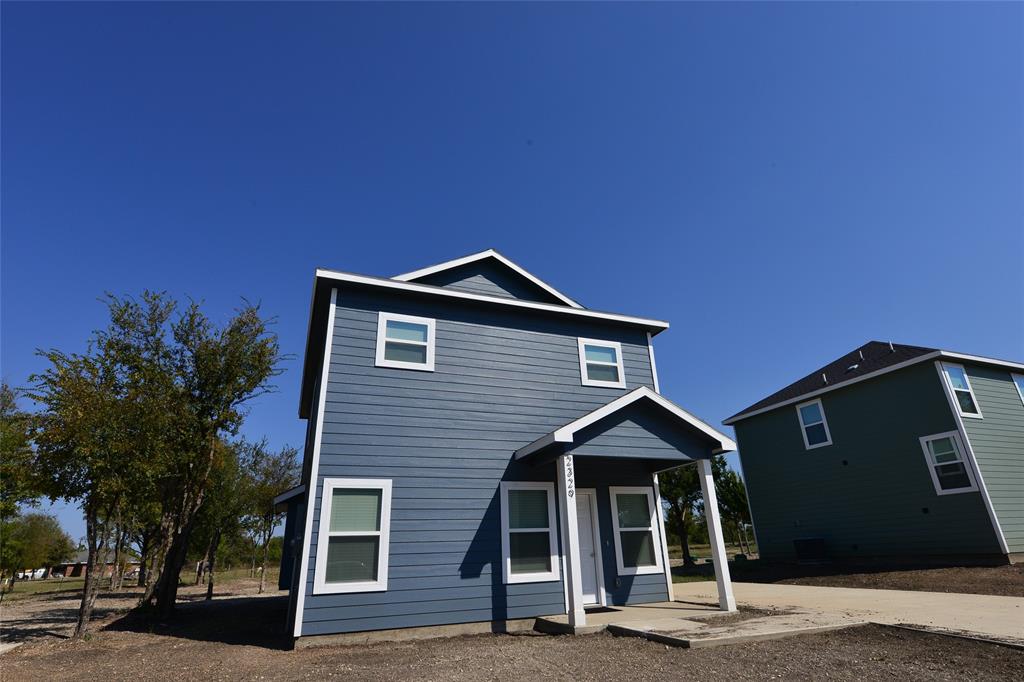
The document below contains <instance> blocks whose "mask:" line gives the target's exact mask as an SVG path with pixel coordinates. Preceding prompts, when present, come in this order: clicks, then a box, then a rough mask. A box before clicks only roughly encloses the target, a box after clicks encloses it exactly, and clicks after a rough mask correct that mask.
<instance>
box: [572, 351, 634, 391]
mask: <svg viewBox="0 0 1024 682" xmlns="http://www.w3.org/2000/svg"><path fill="white" fill-rule="evenodd" d="M579 351H580V377H581V379H582V380H583V385H584V386H607V387H609V388H625V387H626V375H625V373H624V372H623V371H622V345H621V344H620V343H619V342H618V341H597V340H595V339H579Z"/></svg>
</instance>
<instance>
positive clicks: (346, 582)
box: [313, 478, 391, 594]
mask: <svg viewBox="0 0 1024 682" xmlns="http://www.w3.org/2000/svg"><path fill="white" fill-rule="evenodd" d="M390 532H391V481H390V480H388V479H367V478H358V479H357V478H327V479H324V489H323V497H322V499H321V503H320V526H319V530H318V531H317V545H316V573H315V574H314V575H315V577H314V580H313V592H314V593H316V594H330V593H334V592H382V591H385V590H387V589H388V538H389V536H390Z"/></svg>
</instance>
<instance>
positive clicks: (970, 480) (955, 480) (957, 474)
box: [921, 431, 978, 495]
mask: <svg viewBox="0 0 1024 682" xmlns="http://www.w3.org/2000/svg"><path fill="white" fill-rule="evenodd" d="M921 449H923V450H924V458H925V459H926V460H927V461H928V469H929V471H930V472H931V475H932V483H933V484H934V485H935V492H936V493H938V494H939V495H948V494H950V493H967V492H971V491H972V490H977V489H978V485H977V483H975V481H974V472H973V471H971V467H969V466H968V465H967V460H966V458H965V457H964V444H963V442H961V440H960V434H959V433H958V432H956V431H949V432H947V433H938V434H935V435H934V436H923V437H922V438H921Z"/></svg>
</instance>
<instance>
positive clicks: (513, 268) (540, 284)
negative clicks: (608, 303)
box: [391, 249, 583, 309]
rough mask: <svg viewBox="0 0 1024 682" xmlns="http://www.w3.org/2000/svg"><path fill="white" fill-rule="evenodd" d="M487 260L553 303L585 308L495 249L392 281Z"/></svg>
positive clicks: (412, 279)
mask: <svg viewBox="0 0 1024 682" xmlns="http://www.w3.org/2000/svg"><path fill="white" fill-rule="evenodd" d="M486 260H491V261H493V262H495V263H497V264H499V265H500V266H501V267H502V268H503V269H504V270H506V271H508V272H510V273H511V274H512V276H513V277H515V278H517V279H518V280H520V281H522V282H524V283H525V284H526V286H527V287H529V288H530V290H531V291H539V293H541V294H542V295H543V296H544V297H545V298H548V299H550V300H551V301H552V302H556V303H557V304H559V305H567V306H570V307H572V308H581V309H582V308H583V306H582V305H580V304H579V303H577V302H576V301H574V300H573V299H571V298H569V297H568V296H566V295H565V294H563V293H562V292H560V291H558V290H557V289H555V288H554V287H553V286H551V285H550V284H548V283H547V282H545V281H543V280H542V279H540V278H539V277H537V276H536V275H533V274H531V273H530V272H528V271H527V270H526V269H525V268H523V267H521V266H520V265H518V264H516V263H515V262H513V261H512V260H510V259H509V258H507V257H505V256H503V255H502V254H500V253H498V251H496V250H495V249H486V250H484V251H479V252H477V253H472V254H470V255H468V256H463V257H461V258H455V259H453V260H449V261H445V262H443V263H438V264H436V265H431V266H428V267H425V268H420V269H419V270H413V271H412V272H406V273H402V274H400V275H395V276H394V277H392V278H391V279H393V280H396V281H399V282H416V281H420V280H424V279H432V278H436V276H438V275H439V273H444V272H447V271H450V270H454V269H456V268H463V267H465V266H469V265H471V264H473V263H480V262H481V261H486Z"/></svg>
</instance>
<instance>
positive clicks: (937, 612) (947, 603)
mask: <svg viewBox="0 0 1024 682" xmlns="http://www.w3.org/2000/svg"><path fill="white" fill-rule="evenodd" d="M674 587H675V598H676V599H677V600H680V601H684V602H685V601H694V602H706V601H712V602H714V601H715V600H717V599H718V595H717V593H716V590H715V583H714V582H694V583H676V584H675V586H674ZM733 590H734V592H735V594H736V601H737V602H739V603H740V604H742V605H746V606H752V607H755V608H768V607H775V608H799V609H811V610H815V611H821V612H826V613H832V614H834V615H837V616H847V617H850V618H854V619H860V620H867V621H871V622H875V623H883V624H887V625H922V626H927V627H930V628H938V629H942V630H952V631H957V632H969V633H973V634H976V635H979V636H982V637H987V638H991V639H998V640H1003V641H1009V642H1015V643H1021V642H1024V598H1021V597H994V596H989V595H983V594H947V593H944V592H908V591H903V590H868V589H860V588H849V587H811V586H806V585H775V584H761V583H733Z"/></svg>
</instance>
